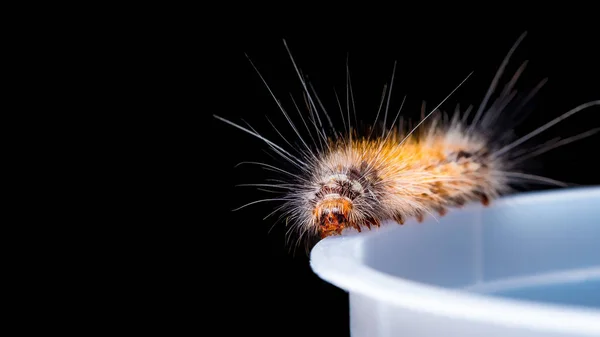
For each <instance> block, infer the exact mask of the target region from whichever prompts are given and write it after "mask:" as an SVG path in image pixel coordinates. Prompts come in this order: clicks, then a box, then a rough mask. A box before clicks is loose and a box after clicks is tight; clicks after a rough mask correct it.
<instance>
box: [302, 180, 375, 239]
mask: <svg viewBox="0 0 600 337" xmlns="http://www.w3.org/2000/svg"><path fill="white" fill-rule="evenodd" d="M339 171H341V172H344V173H330V174H325V175H323V176H322V178H321V179H320V183H319V184H318V191H317V192H316V193H315V196H314V198H313V199H312V202H313V204H314V206H313V223H315V224H316V226H317V231H318V233H319V235H320V237H321V238H325V237H327V236H330V235H340V234H341V233H342V231H343V230H344V229H345V228H355V229H357V230H358V231H360V230H361V226H367V227H370V226H371V225H377V226H378V225H379V222H378V221H376V220H374V217H372V216H369V214H372V212H369V211H370V210H372V208H373V206H372V205H373V204H375V205H376V204H377V203H376V202H371V203H369V202H368V201H369V196H368V188H369V180H368V179H366V178H365V175H364V174H361V173H360V171H359V170H356V169H347V170H338V172H339Z"/></svg>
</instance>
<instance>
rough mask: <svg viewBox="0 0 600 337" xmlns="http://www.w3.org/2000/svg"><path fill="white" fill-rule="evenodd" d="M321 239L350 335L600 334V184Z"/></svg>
mask: <svg viewBox="0 0 600 337" xmlns="http://www.w3.org/2000/svg"><path fill="white" fill-rule="evenodd" d="M343 234H344V235H342V236H337V237H335V236H334V237H328V238H326V239H324V240H321V241H320V242H319V243H318V244H317V245H316V246H315V247H314V248H313V250H312V252H311V267H312V269H313V270H314V272H315V273H316V274H317V275H319V277H321V278H322V279H324V280H326V281H328V282H330V283H332V284H334V285H336V286H338V287H340V288H342V289H344V290H346V291H348V292H349V296H350V329H351V334H352V336H353V337H362V336H365V337H377V336H411V337H417V336H436V337H445V336H449V337H450V336H460V337H467V336H477V337H484V336H485V337H492V336H501V337H525V336H527V337H533V336H552V337H554V336H600V187H591V188H576V189H564V190H559V191H550V192H535V193H525V194H521V195H517V196H512V197H506V198H503V199H500V200H498V201H495V202H494V203H492V204H491V205H490V206H489V207H483V206H481V205H475V204H473V205H469V206H467V207H465V208H464V209H460V210H451V211H450V212H449V213H448V214H447V215H446V216H444V217H440V218H439V219H437V220H436V219H433V218H432V216H431V215H430V216H429V217H428V219H427V220H425V221H424V222H423V223H417V222H415V221H412V220H411V221H407V222H406V224H405V225H403V226H400V225H398V224H395V223H386V224H384V225H383V226H382V227H381V228H379V229H375V230H372V231H366V232H365V231H363V232H362V233H360V234H357V233H356V232H355V231H354V230H346V231H345V232H344V233H343Z"/></svg>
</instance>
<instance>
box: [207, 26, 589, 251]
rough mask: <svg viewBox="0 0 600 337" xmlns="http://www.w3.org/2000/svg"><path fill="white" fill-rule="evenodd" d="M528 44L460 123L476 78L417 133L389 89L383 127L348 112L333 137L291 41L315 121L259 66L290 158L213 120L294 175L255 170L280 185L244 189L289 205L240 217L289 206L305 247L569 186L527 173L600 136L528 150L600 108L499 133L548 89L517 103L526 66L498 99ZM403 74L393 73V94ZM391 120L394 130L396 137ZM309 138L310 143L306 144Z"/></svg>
mask: <svg viewBox="0 0 600 337" xmlns="http://www.w3.org/2000/svg"><path fill="white" fill-rule="evenodd" d="M526 35H527V32H524V33H523V34H522V35H521V36H520V37H519V38H518V39H517V40H516V42H515V43H514V44H513V46H512V47H511V48H510V50H509V51H508V53H507V54H506V56H505V58H504V60H503V61H502V63H501V65H500V67H499V68H498V70H497V72H496V74H495V76H494V78H493V79H492V82H491V84H490V86H489V88H488V90H487V92H486V94H485V96H484V98H483V100H482V101H481V104H480V105H479V106H478V107H477V109H473V108H472V106H471V107H469V108H468V109H466V110H464V111H461V110H460V109H459V107H458V106H457V109H456V110H455V111H454V113H453V114H452V115H451V116H450V115H449V114H448V113H446V112H444V111H443V110H442V109H441V107H442V106H443V104H444V103H445V101H446V100H447V99H448V98H449V97H450V96H451V95H452V94H453V93H454V92H455V91H456V90H458V89H459V88H460V86H461V85H462V84H463V83H464V82H465V81H466V80H467V79H468V78H469V76H470V74H469V76H466V78H464V79H463V81H462V82H460V83H458V84H457V87H456V88H455V89H454V90H453V91H452V92H451V93H450V94H449V95H448V96H447V97H446V98H445V99H444V100H442V101H441V102H440V103H439V104H438V105H437V106H435V107H434V108H433V109H431V110H425V109H424V107H423V109H422V111H421V120H420V121H419V122H418V123H416V125H414V126H413V125H412V123H407V122H406V121H405V120H404V118H403V117H402V106H403V105H404V100H403V101H402V104H401V107H400V109H398V112H397V113H396V114H395V115H394V116H391V115H390V114H389V113H388V112H389V103H390V96H391V92H392V85H390V87H389V89H388V88H387V86H386V87H384V91H383V94H382V97H381V100H380V101H379V105H378V111H377V117H376V118H375V120H376V121H375V123H373V124H372V125H371V126H369V127H366V128H364V129H363V130H359V128H358V127H357V125H356V124H357V123H356V122H354V125H353V121H352V119H351V116H350V109H349V108H348V109H347V111H345V112H344V111H342V109H341V105H340V115H341V119H342V126H343V127H338V128H336V127H334V123H333V121H332V118H331V115H330V114H329V113H328V112H327V109H326V108H325V107H324V105H323V103H322V102H321V100H320V98H319V96H318V95H317V93H316V91H315V90H314V88H313V87H312V85H311V84H310V83H309V82H308V81H307V80H306V78H305V76H303V74H302V72H301V70H300V68H299V67H298V65H297V64H296V61H295V60H294V57H293V56H292V53H291V51H290V49H289V47H288V45H287V42H286V41H285V40H284V41H283V42H284V45H285V48H286V49H287V52H288V55H289V57H290V60H291V62H292V65H293V67H294V70H295V72H296V74H297V76H298V78H299V80H300V83H301V85H302V88H303V94H304V98H305V102H306V111H305V112H302V111H301V110H300V107H299V105H298V104H297V103H296V101H293V103H294V104H293V105H292V108H294V109H295V110H296V112H297V115H298V116H297V117H296V118H297V119H298V118H299V120H296V121H294V120H293V119H292V114H291V113H290V112H288V109H286V107H284V106H283V104H282V103H281V101H280V100H279V99H278V98H277V97H276V96H275V95H274V93H273V91H272V90H271V88H270V87H269V85H268V84H267V82H266V81H265V79H264V78H263V76H262V75H261V74H260V72H259V71H258V69H257V68H256V66H254V64H253V63H252V61H250V62H251V64H252V66H253V67H254V69H255V70H256V72H257V73H258V75H259V76H260V79H261V81H262V82H263V84H264V85H265V86H266V88H267V90H268V91H269V93H270V94H271V96H272V98H273V99H274V101H275V102H276V104H277V105H278V107H279V109H280V111H281V113H282V114H283V116H284V117H285V119H286V120H287V122H288V127H289V132H288V133H287V137H286V136H285V135H284V134H283V133H282V132H281V131H279V129H278V128H275V126H274V125H273V124H272V126H273V127H274V129H275V131H276V132H277V133H278V134H279V136H281V138H282V139H283V140H284V142H285V143H286V144H287V148H286V147H284V145H282V144H277V143H276V142H274V141H272V140H270V139H267V138H265V137H264V136H263V135H261V134H260V133H259V132H258V131H256V129H254V128H253V127H251V126H250V125H247V127H244V126H242V125H240V124H237V123H234V122H232V121H230V120H227V119H225V118H222V117H220V116H217V115H214V117H215V118H217V119H218V120H220V121H222V122H224V123H227V124H229V125H231V126H233V127H235V128H237V129H240V130H242V131H244V132H246V133H248V134H250V135H252V136H254V137H257V138H258V139H260V140H262V141H263V142H264V143H265V144H266V145H267V146H268V148H269V149H270V150H271V151H272V152H273V153H274V154H275V155H277V156H278V157H279V158H280V159H282V160H283V161H285V162H287V163H288V164H290V165H289V166H291V167H293V168H294V169H295V170H293V171H290V170H287V169H283V168H281V167H278V166H275V165H270V164H267V163H262V162H248V163H249V164H256V165H259V166H262V167H263V168H265V169H267V170H269V171H272V172H274V173H277V174H279V175H280V176H281V178H279V179H271V180H270V181H268V182H265V183H264V184H245V185H244V186H254V187H259V188H270V189H275V190H277V191H280V194H281V197H279V198H271V199H262V200H257V201H253V202H251V203H249V204H246V205H244V206H242V207H240V208H238V209H241V208H243V207H246V206H249V205H252V204H255V203H258V202H264V201H278V202H281V205H280V206H278V207H276V208H274V210H273V212H272V213H271V214H274V213H279V214H280V219H285V222H286V223H287V224H288V225H289V226H290V231H289V232H290V233H292V232H295V233H296V235H297V238H298V241H300V240H301V239H302V238H303V237H315V238H320V239H323V238H326V237H328V236H332V235H342V234H343V232H344V231H345V230H346V229H352V230H356V231H358V232H362V231H366V230H370V229H372V228H374V227H379V226H381V224H382V223H383V222H384V221H387V220H393V221H394V222H396V223H398V224H400V225H402V224H404V223H405V221H406V220H407V219H410V218H414V219H416V220H417V221H419V222H421V221H423V219H424V217H425V216H428V215H433V216H435V215H436V214H437V215H440V216H443V215H444V214H446V212H447V211H448V210H449V209H451V208H456V207H461V206H463V205H464V204H466V203H470V202H480V203H482V204H483V205H486V206H487V205H489V204H490V202H492V201H493V200H494V199H496V198H498V197H499V196H502V195H506V194H509V193H512V192H514V188H513V186H514V185H515V184H519V183H522V182H527V181H533V182H543V183H549V184H555V185H558V186H566V185H565V184H564V183H562V182H560V181H556V180H553V179H550V178H546V177H542V176H537V175H533V174H529V173H527V172H526V171H524V169H523V168H524V166H523V162H524V161H526V160H527V159H529V158H532V157H535V156H537V155H539V154H542V153H544V152H546V151H549V150H551V149H553V148H556V147H558V146H562V145H565V144H568V143H571V142H574V141H577V140H579V139H582V138H585V137H589V136H591V135H593V134H596V133H597V132H598V131H600V128H593V129H591V130H589V131H587V132H584V133H581V134H578V135H576V136H572V137H569V138H565V139H555V140H554V141H552V142H549V143H545V144H542V145H540V146H537V147H529V148H525V147H524V143H525V142H527V141H528V140H530V139H532V138H534V137H535V136H537V135H539V134H540V133H542V132H544V131H545V130H547V129H548V128H550V127H553V126H554V125H556V124H558V123H559V122H561V121H563V120H565V119H566V118H569V117H571V116H573V115H574V114H576V113H578V112H580V111H582V110H585V109H588V108H590V107H592V106H599V105H600V100H594V101H590V102H587V103H584V104H581V105H579V106H576V107H574V108H572V109H571V110H569V111H567V112H565V113H564V114H562V115H560V116H559V117H557V118H555V119H552V120H550V121H548V122H547V123H545V124H543V125H542V126H540V127H538V128H536V129H535V130H533V131H531V132H529V133H527V134H526V135H524V136H521V137H516V136H515V135H514V134H513V133H512V132H509V131H506V130H507V129H506V128H503V127H498V126H499V125H506V126H510V125H514V124H516V123H518V122H519V120H520V119H521V117H522V116H521V115H520V112H521V110H522V108H523V107H524V106H525V104H527V102H528V101H529V100H530V99H531V98H532V97H533V96H534V95H535V94H536V92H537V91H538V90H539V89H540V88H541V86H543V84H544V83H545V81H542V82H540V84H539V85H538V86H536V87H535V88H533V89H532V90H531V91H530V92H529V94H528V95H526V96H525V97H521V98H519V99H516V97H517V95H516V90H515V86H516V83H517V81H518V79H519V77H520V76H521V74H522V73H523V71H524V68H525V63H524V64H523V65H522V66H521V67H520V68H519V69H518V70H517V71H516V72H515V73H514V74H513V75H512V77H510V79H509V80H508V81H507V82H506V84H504V86H503V87H502V88H501V90H499V85H500V80H501V78H502V77H503V76H504V75H505V68H506V66H507V64H508V63H509V61H510V59H511V56H512V54H513V53H514V51H515V50H516V49H517V47H518V46H519V44H520V43H521V42H522V40H523V39H524V38H525V36H526ZM395 70H396V65H395V64H394V69H393V71H392V84H393V78H394V73H395ZM494 95H496V96H494ZM493 97H494V98H493ZM405 98H406V97H405ZM492 98H493V99H492ZM427 111H429V112H427ZM426 112H427V113H426ZM380 119H381V120H380ZM388 120H391V126H389V127H388ZM301 131H303V132H305V133H306V134H305V135H304V137H303V136H302V135H301ZM290 134H291V135H293V136H294V137H295V138H296V140H295V142H294V144H292V142H290V140H289V139H288V137H289V135H290ZM307 135H308V136H307Z"/></svg>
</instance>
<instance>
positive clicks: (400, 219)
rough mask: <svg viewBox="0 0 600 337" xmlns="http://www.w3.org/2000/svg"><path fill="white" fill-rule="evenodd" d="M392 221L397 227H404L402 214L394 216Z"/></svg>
mask: <svg viewBox="0 0 600 337" xmlns="http://www.w3.org/2000/svg"><path fill="white" fill-rule="evenodd" d="M392 218H393V219H394V221H396V222H397V223H398V224H399V225H404V217H403V216H402V214H399V213H397V214H395V215H394V216H393V217H392Z"/></svg>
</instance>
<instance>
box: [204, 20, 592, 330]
mask: <svg viewBox="0 0 600 337" xmlns="http://www.w3.org/2000/svg"><path fill="white" fill-rule="evenodd" d="M416 16H419V15H416ZM402 17H403V19H404V21H402V20H401V19H400V18H398V19H397V21H390V22H388V23H385V24H382V23H381V22H380V21H379V20H378V19H377V18H370V19H369V20H368V21H369V22H372V23H369V22H366V21H361V20H354V21H352V20H348V21H343V22H340V23H339V24H338V23H337V22H336V23H331V22H330V24H329V25H327V26H323V27H321V26H315V25H313V24H311V17H310V16H307V17H305V18H304V19H305V21H304V23H303V24H300V25H298V26H296V27H295V29H289V28H288V29H283V28H282V27H281V26H279V24H280V22H279V21H278V22H277V23H272V22H269V21H264V20H258V19H256V20H254V19H253V18H251V17H248V18H246V19H245V20H239V19H231V20H230V21H228V23H227V24H222V25H221V26H222V27H228V26H229V25H231V27H230V28H231V31H230V32H225V30H227V28H223V30H222V31H219V29H218V28H217V27H214V29H215V35H218V38H217V39H215V41H214V42H215V44H214V45H212V44H211V46H210V48H206V49H205V52H206V53H209V54H210V56H211V60H212V61H210V62H209V63H205V64H203V65H202V69H203V71H204V72H210V74H211V75H215V76H214V77H213V78H211V80H210V83H207V82H208V80H207V79H205V78H199V79H198V81H199V82H200V83H203V84H204V85H206V84H208V86H209V87H210V89H208V91H207V90H206V89H202V98H201V101H200V104H201V108H200V110H201V113H202V115H203V116H206V117H207V118H210V119H211V120H209V121H208V122H206V123H207V124H205V125H204V126H202V129H203V131H202V132H204V133H208V136H209V139H208V140H207V141H206V142H205V143H202V144H201V146H200V150H199V153H198V154H197V156H198V157H199V158H200V160H201V161H202V162H203V163H206V164H207V165H206V166H209V167H210V168H211V169H213V170H214V172H213V173H212V175H209V176H207V175H202V176H203V177H208V178H203V179H208V180H210V181H203V182H202V184H210V187H209V188H210V194H209V199H210V200H211V203H209V205H208V208H207V206H203V207H202V209H201V210H200V212H201V214H203V216H204V215H206V217H204V218H203V219H202V220H201V221H202V222H204V223H203V224H201V225H202V226H210V227H211V233H213V232H214V233H216V234H215V235H217V238H219V239H220V240H222V241H221V242H222V246H221V244H220V245H219V248H218V250H219V253H217V254H215V253H212V254H211V255H210V257H204V258H203V259H210V260H212V261H213V262H214V263H215V265H216V266H217V270H218V271H217V275H220V276H217V280H215V281H216V282H217V283H218V285H219V286H221V287H222V289H224V290H223V291H224V294H225V295H224V297H225V299H224V301H221V303H220V304H219V305H218V307H217V308H216V310H217V313H218V316H219V317H221V318H224V317H225V318H226V319H225V322H229V323H225V324H223V325H221V329H224V330H225V331H229V329H231V330H234V329H237V328H238V327H239V326H243V327H244V328H243V329H244V330H246V331H247V332H250V333H252V334H253V333H256V334H257V335H261V336H267V335H268V336H288V335H305V336H331V337H332V336H348V335H349V320H348V302H347V294H346V293H345V292H344V291H342V290H340V289H338V288H336V287H334V286H332V285H330V284H327V283H325V282H324V281H322V280H320V279H319V278H318V277H317V276H316V275H315V274H313V273H312V271H311V269H310V266H309V258H308V255H307V254H306V253H305V252H304V250H302V249H299V250H296V251H290V249H289V248H290V245H289V244H288V243H286V242H285V226H284V224H282V223H278V224H276V225H275V226H274V227H273V229H272V230H271V231H270V232H269V229H270V228H271V226H272V225H273V224H274V221H275V218H276V217H271V218H269V219H267V220H262V218H263V217H264V216H265V215H267V214H268V213H270V212H271V211H272V210H273V207H274V206H275V205H276V203H260V204H256V205H252V206H249V207H247V208H244V209H242V210H240V211H236V212H232V211H231V210H232V209H234V208H236V207H239V206H241V205H243V204H245V203H247V202H250V201H253V200H257V199H260V198H268V197H270V195H269V194H268V193H264V192H261V191H256V190H254V189H252V188H247V187H235V185H237V184H242V183H261V182H263V179H264V178H266V177H267V176H268V174H267V172H265V171H264V170H261V169H260V168H258V167H252V166H243V165H242V166H240V167H237V168H235V167H234V166H235V165H236V164H237V163H239V162H242V161H263V162H268V163H275V164H276V162H274V161H273V160H272V159H271V158H270V157H269V156H267V155H266V153H265V152H264V150H266V149H267V146H266V145H265V144H264V143H262V142H261V141H260V140H258V139H256V138H254V137H252V136H251V135H249V134H246V133H244V132H242V131H240V130H238V129H235V128H233V127H231V126H229V125H226V124H225V123H222V122H221V121H218V120H216V119H214V118H212V114H217V115H219V116H222V117H224V118H227V119H230V120H232V121H234V122H236V123H243V121H242V119H243V120H245V121H247V122H248V123H250V125H252V126H253V127H255V128H256V129H257V131H259V132H261V133H263V134H264V135H265V136H266V137H267V138H269V139H272V140H274V141H276V142H278V143H282V141H281V140H280V139H279V138H278V136H277V134H276V133H275V132H274V131H273V130H272V128H271V126H270V125H269V124H268V122H267V120H266V119H265V116H268V117H269V118H270V119H271V120H272V121H273V122H274V124H275V125H277V126H278V127H280V128H282V130H285V132H286V133H285V134H286V135H290V138H292V139H293V137H291V133H290V132H291V130H290V129H289V128H287V129H286V126H287V125H286V123H285V120H284V119H283V117H282V115H281V113H280V112H279V111H278V108H277V105H276V104H275V102H274V101H273V100H272V98H271V97H270V95H269V92H268V91H267V89H266V88H265V87H264V85H263V84H262V83H261V81H260V78H259V77H258V75H257V74H256V72H255V71H254V69H253V68H252V66H251V64H250V62H249V61H248V59H247V58H246V57H245V55H244V53H247V54H248V56H249V57H250V58H251V59H252V61H253V62H254V63H255V65H256V66H257V67H258V69H259V70H260V71H261V73H262V74H263V76H264V77H265V79H266V81H267V82H268V83H269V85H271V87H272V88H273V90H274V91H275V94H276V96H277V97H278V98H279V99H281V100H282V103H283V104H284V106H285V107H286V108H288V110H290V111H293V110H292V109H293V105H291V101H290V100H289V96H288V93H290V92H291V93H292V94H294V96H295V98H297V99H298V100H299V99H300V97H301V96H300V95H301V93H302V91H301V86H300V82H299V81H298V78H297V77H296V75H295V73H294V69H293V66H292V64H291V62H290V59H289V56H288V54H287V52H286V50H285V48H284V45H283V42H282V38H286V40H287V42H288V45H289V47H290V48H291V51H292V53H293V56H294V57H295V59H296V61H297V63H298V65H299V67H300V68H301V69H302V70H303V71H304V72H305V73H306V74H307V75H308V76H309V77H310V79H311V81H312V82H313V83H314V85H315V87H316V89H317V91H318V93H319V94H320V96H321V98H322V99H323V100H324V103H325V105H326V106H327V107H331V110H332V111H334V112H331V115H335V116H337V114H338V111H337V110H336V108H337V106H336V102H335V100H334V96H333V88H334V87H335V88H336V89H337V90H338V93H343V92H344V90H345V89H344V85H345V82H344V81H345V60H346V55H347V53H349V58H350V72H351V75H352V83H353V90H354V94H355V99H356V101H357V105H358V106H357V108H358V116H359V119H361V120H363V121H365V122H367V123H369V122H370V121H372V120H373V119H374V116H375V113H376V109H377V106H378V104H379V99H380V95H381V90H382V88H383V85H384V84H385V83H386V82H389V79H390V76H391V70H392V66H393V62H394V61H396V60H397V61H398V66H397V71H396V79H395V82H394V89H393V90H394V95H393V99H392V102H391V104H392V107H394V109H390V110H391V111H393V112H394V113H395V111H396V109H397V107H398V106H399V104H400V102H401V100H402V97H403V96H404V95H407V101H406V105H405V108H404V110H403V111H405V112H406V115H407V116H412V117H413V118H418V114H419V109H420V106H421V101H422V100H425V101H427V102H428V106H429V107H432V106H433V105H435V104H437V103H438V102H439V101H440V100H441V99H443V98H444V97H445V96H446V95H447V94H449V93H450V91H452V90H453V89H454V88H455V86H456V85H457V84H458V83H460V82H461V81H462V80H463V79H464V77H465V76H466V75H467V74H468V73H470V72H471V71H475V73H474V74H473V75H472V76H471V78H470V79H469V80H468V81H467V82H466V83H465V85H464V86H463V87H461V89H459V90H458V91H457V93H456V94H455V95H454V96H453V97H452V98H451V99H450V100H449V101H448V102H447V103H446V104H444V106H443V107H442V108H444V110H447V111H450V112H452V111H453V109H454V106H455V104H456V103H461V106H463V107H465V106H467V105H469V104H473V105H475V106H476V107H477V104H479V103H480V102H481V99H482V98H483V95H484V94H485V91H486V90H487V88H488V85H489V83H490V81H491V80H492V77H493V76H494V73H495V71H496V69H497V68H498V66H499V65H500V63H501V61H502V59H503V58H504V56H505V55H506V53H507V52H508V50H509V49H510V47H511V46H512V45H513V43H514V42H515V41H516V39H517V38H518V37H519V35H520V34H521V33H522V32H523V31H525V30H526V31H528V36H527V37H526V38H525V40H524V41H523V43H522V44H521V45H520V47H519V48H518V50H517V51H516V53H515V54H514V56H513V58H512V61H511V63H510V65H509V68H508V69H507V71H508V75H507V76H511V75H512V72H514V70H515V69H516V68H517V67H518V66H519V65H520V64H521V62H523V61H525V60H530V62H529V65H528V68H527V70H526V72H525V74H524V75H523V76H522V78H521V80H520V84H519V85H518V88H520V89H521V90H522V91H527V90H529V89H531V88H533V87H534V86H535V85H536V84H537V83H538V82H539V81H540V80H542V79H543V78H545V77H548V78H549V82H548V83H547V84H546V86H545V87H544V88H543V89H542V90H541V91H540V93H539V94H538V95H537V96H536V97H535V98H534V103H533V105H532V106H533V108H534V110H533V111H532V113H531V115H530V116H529V118H528V119H527V121H526V122H525V123H523V124H522V125H521V126H520V127H519V128H518V129H517V132H519V134H521V135H522V134H525V133H526V132H527V131H529V130H533V129H534V128H535V127H536V126H540V125H542V124H543V123H544V122H546V121H549V120H551V119H552V118H554V117H556V116H558V115H560V114H562V113H564V112H566V111H568V110H569V109H571V108H573V107H575V106H576V105H578V104H581V103H584V102H588V101H591V100H595V99H600V84H599V83H600V82H599V79H600V65H599V64H598V63H599V62H598V60H600V52H599V51H598V32H597V29H594V28H593V25H592V22H591V21H586V20H585V19H584V18H581V19H580V20H574V19H571V20H570V21H568V22H566V21H565V20H564V18H562V17H555V18H544V17H542V16H541V15H539V16H538V15H527V16H524V17H519V18H516V17H513V16H504V17H502V18H499V19H497V20H492V19H491V18H490V19H489V21H486V20H480V21H479V22H477V23H473V22H469V19H468V18H467V19H459V18H454V17H449V18H447V19H446V20H442V21H440V20H427V18H425V17H422V18H421V19H418V18H416V19H415V20H416V21H415V22H418V23H415V24H413V23H412V18H411V15H409V14H407V13H405V14H403V15H402ZM409 19H410V20H409ZM280 20H282V21H285V17H283V18H280ZM400 22H401V23H400ZM305 28H311V29H305ZM315 28H316V29H315ZM217 32H218V34H217ZM219 34H221V35H219ZM213 38H214V36H213ZM212 42H213V41H211V43H212ZM207 94H208V95H207ZM206 102H214V104H206ZM599 113H600V110H599V109H597V108H594V109H589V110H586V111H583V112H581V113H578V114H577V115H575V116H573V117H572V118H569V119H567V120H566V121H564V122H562V123H560V124H559V125H557V126H556V127H553V128H551V129H550V130H548V132H545V133H544V134H543V135H541V136H540V137H539V138H536V142H537V141H539V142H542V141H544V140H549V139H551V138H553V137H556V136H559V135H562V136H565V137H566V136H571V135H575V134H578V133H581V132H584V131H586V130H589V129H591V128H594V127H598V126H599V125H600V123H598V120H599V119H598V116H599ZM338 122H339V120H338ZM294 140H295V139H294ZM599 142H600V136H598V135H595V136H593V137H590V138H587V139H585V140H582V141H579V142H577V143H574V144H570V145H567V146H565V147H562V148H559V149H556V150H553V151H551V152H549V153H547V154H545V155H543V156H542V157H540V158H538V160H539V163H540V164H539V165H538V166H536V167H534V169H535V173H540V174H543V175H545V176H548V177H551V178H553V179H558V180H564V181H568V182H573V183H578V184H583V185H591V184H598V183H600V175H598V170H597V167H598V166H597V164H596V162H597V153H598V150H597V148H598V145H599V144H600V143H599ZM536 188H537V187H536ZM203 205H205V204H203ZM208 218H210V220H209V219H208ZM206 240H207V241H208V240H209V239H208V238H206ZM202 242H205V241H202ZM199 244H202V243H199ZM228 317H229V318H228Z"/></svg>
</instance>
